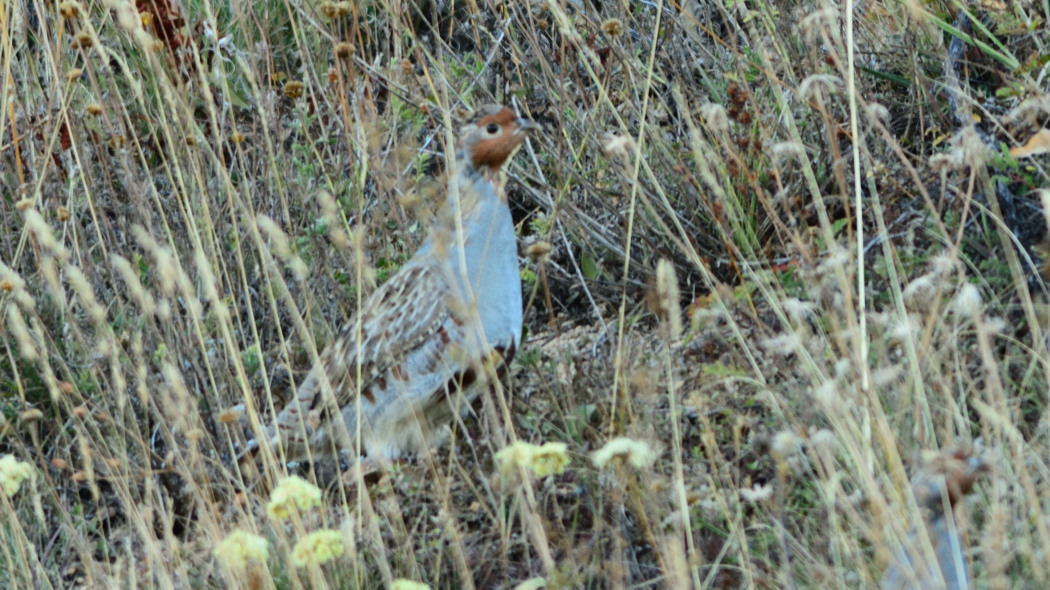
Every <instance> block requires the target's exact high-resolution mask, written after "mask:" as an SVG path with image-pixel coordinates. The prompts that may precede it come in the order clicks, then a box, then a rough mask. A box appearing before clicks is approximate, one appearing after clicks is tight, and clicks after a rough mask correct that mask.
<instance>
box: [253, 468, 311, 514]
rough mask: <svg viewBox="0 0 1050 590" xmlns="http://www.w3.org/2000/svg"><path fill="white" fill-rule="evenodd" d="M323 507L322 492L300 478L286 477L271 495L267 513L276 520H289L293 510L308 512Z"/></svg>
mask: <svg viewBox="0 0 1050 590" xmlns="http://www.w3.org/2000/svg"><path fill="white" fill-rule="evenodd" d="M320 505H321V490H320V489H318V487H317V486H315V485H314V484H312V483H310V482H308V481H306V480H304V479H303V478H301V477H298V476H295V475H293V476H291V477H286V478H284V479H282V480H281V483H279V484H277V488H276V489H274V491H273V493H272V494H270V503H269V504H267V505H266V512H268V513H269V514H270V516H271V517H272V518H274V519H278V520H280V519H284V518H288V516H289V515H290V514H291V512H292V510H293V509H297V510H306V509H308V508H314V507H316V506H320Z"/></svg>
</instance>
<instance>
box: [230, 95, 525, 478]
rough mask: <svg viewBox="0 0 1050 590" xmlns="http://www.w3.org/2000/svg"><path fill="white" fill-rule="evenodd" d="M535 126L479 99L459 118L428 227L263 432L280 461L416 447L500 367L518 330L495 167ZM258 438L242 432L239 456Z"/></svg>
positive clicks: (512, 246) (515, 273) (512, 254)
mask: <svg viewBox="0 0 1050 590" xmlns="http://www.w3.org/2000/svg"><path fill="white" fill-rule="evenodd" d="M535 127H536V124H535V123H532V122H531V121H528V120H527V119H524V118H521V117H519V116H518V115H517V114H515V112H514V111H513V110H511V109H509V108H507V107H502V106H486V107H482V108H481V109H479V110H478V111H477V113H475V117H474V122H473V123H470V124H468V125H466V126H465V127H464V128H463V130H462V132H461V136H460V140H459V143H458V147H457V153H456V165H455V174H454V175H452V176H451V177H450V178H449V182H448V198H447V200H446V202H445V203H444V205H443V207H442V210H441V212H440V213H439V215H438V217H437V220H436V222H435V226H434V228H433V229H432V230H431V232H430V234H429V236H428V238H427V239H426V241H425V242H424V243H423V245H422V246H421V247H420V248H419V250H418V251H417V252H416V253H415V255H414V256H413V257H412V258H411V259H410V260H409V261H408V262H407V263H405V265H404V266H403V267H401V269H400V270H399V271H398V272H397V273H396V274H394V275H393V276H392V277H390V278H389V279H388V280H387V281H386V282H385V283H383V284H382V285H381V286H380V287H379V288H378V289H377V290H376V291H375V292H374V293H372V295H371V296H370V297H368V298H367V300H366V301H365V302H364V304H363V305H362V307H361V309H360V310H359V312H358V313H357V314H356V317H354V318H353V319H351V320H350V321H349V322H348V323H347V324H346V325H345V326H344V327H343V328H342V330H341V331H340V333H339V335H338V337H337V338H336V339H335V340H334V341H332V342H331V343H330V344H329V345H328V346H327V347H326V348H325V349H324V351H323V352H322V353H321V355H320V358H319V360H318V362H317V363H316V365H315V366H314V367H313V368H312V369H311V371H310V373H309V374H308V375H307V377H306V379H305V380H304V381H303V382H302V384H301V385H300V387H299V389H298V391H297V392H296V395H295V396H293V398H292V400H291V401H290V402H289V403H288V404H287V405H286V406H285V408H284V409H283V410H281V412H280V413H279V414H278V415H277V417H276V420H274V422H273V424H271V425H270V426H269V427H268V428H267V429H266V432H265V436H263V437H261V439H262V440H263V441H265V442H267V443H269V444H270V445H272V446H273V448H274V449H276V448H278V447H280V448H282V449H283V453H284V455H283V459H284V460H285V461H289V462H290V461H302V460H305V459H307V458H308V457H310V458H312V459H314V460H316V459H317V458H321V457H326V456H332V455H334V454H336V453H338V452H339V451H341V450H344V449H348V450H352V451H354V452H361V451H363V452H364V453H365V454H366V455H367V456H368V457H370V458H377V459H380V460H389V459H396V458H398V457H400V456H404V455H408V454H413V453H417V452H420V451H423V450H426V449H428V448H430V447H431V446H433V445H434V444H435V443H437V442H439V439H440V437H441V435H442V433H443V432H446V431H447V430H448V429H447V425H448V423H449V422H450V421H451V420H452V418H453V417H454V416H455V415H457V414H458V413H461V412H463V411H465V410H466V409H467V408H468V407H469V404H470V402H471V401H472V400H473V399H475V398H476V397H477V395H478V393H479V392H480V391H481V390H482V389H483V387H484V386H485V385H484V383H485V382H487V379H486V378H485V377H486V376H487V375H488V374H490V373H491V371H492V368H493V367H494V368H495V372H496V373H497V374H501V372H502V371H504V370H505V369H506V367H507V365H508V364H509V363H510V361H511V359H512V358H513V357H514V352H515V350H516V349H517V347H518V346H519V344H520V341H521V330H522V298H521V276H520V269H519V267H518V254H517V242H516V239H515V235H514V224H513V222H512V220H511V215H510V208H509V206H508V203H507V197H506V194H505V193H504V191H503V182H502V179H501V174H500V168H501V167H502V166H503V164H504V163H505V162H506V161H507V160H508V159H509V158H510V157H511V156H512V155H513V153H514V152H515V150H516V149H517V148H518V147H519V146H520V145H521V144H522V143H523V142H524V141H525V138H526V132H527V131H530V130H532V129H534V128H535ZM358 442H360V446H358ZM259 444H260V443H259V442H258V439H256V440H252V441H249V442H248V445H247V447H246V450H245V452H244V453H242V455H241V459H244V458H245V457H254V456H255V455H256V454H257V453H258V450H259ZM278 456H280V455H278Z"/></svg>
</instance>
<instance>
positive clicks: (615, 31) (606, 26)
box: [602, 18, 623, 37]
mask: <svg viewBox="0 0 1050 590" xmlns="http://www.w3.org/2000/svg"><path fill="white" fill-rule="evenodd" d="M602 31H604V32H605V34H606V35H608V36H610V37H619V36H620V35H622V34H623V21H622V20H620V19H618V18H610V19H606V20H605V22H603V23H602Z"/></svg>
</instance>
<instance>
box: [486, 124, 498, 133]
mask: <svg viewBox="0 0 1050 590" xmlns="http://www.w3.org/2000/svg"><path fill="white" fill-rule="evenodd" d="M485 131H487V132H488V133H489V134H491V135H495V134H496V133H497V132H499V125H497V124H495V123H489V124H488V125H487V126H486V127H485Z"/></svg>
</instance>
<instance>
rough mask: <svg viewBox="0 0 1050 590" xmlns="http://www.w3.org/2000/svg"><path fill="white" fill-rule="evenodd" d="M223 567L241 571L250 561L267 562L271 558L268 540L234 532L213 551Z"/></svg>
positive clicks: (242, 532)
mask: <svg viewBox="0 0 1050 590" xmlns="http://www.w3.org/2000/svg"><path fill="white" fill-rule="evenodd" d="M212 555H214V556H215V558H216V559H218V560H219V561H220V562H222V564H223V565H225V566H226V567H228V568H230V569H240V568H243V567H244V566H245V565H247V564H248V561H249V560H254V561H259V562H265V561H266V559H267V558H268V557H269V556H270V553H269V549H268V547H267V543H266V539H264V538H262V537H260V536H259V535H253V534H251V533H246V532H244V531H233V532H232V533H230V534H229V535H226V538H225V539H223V540H222V541H221V542H220V543H219V544H218V545H216V547H215V549H214V550H213V551H212Z"/></svg>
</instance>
